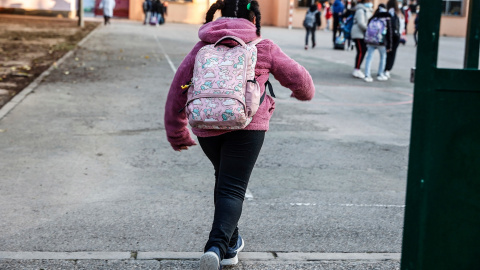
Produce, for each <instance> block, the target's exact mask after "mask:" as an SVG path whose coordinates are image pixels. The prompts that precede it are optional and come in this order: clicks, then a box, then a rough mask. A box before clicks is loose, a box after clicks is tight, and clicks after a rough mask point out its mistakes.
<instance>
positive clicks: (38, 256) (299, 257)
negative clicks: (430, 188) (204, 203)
mask: <svg viewBox="0 0 480 270" xmlns="http://www.w3.org/2000/svg"><path fill="white" fill-rule="evenodd" d="M202 254H203V253H202V252H168V251H165V252H142V251H138V252H101V251H92V252H35V251H34V252H7V251H0V260H131V259H133V260H198V259H200V256H202ZM238 256H239V258H240V259H242V260H245V261H304V262H305V261H387V260H395V261H400V256H401V254H400V253H301V252H241V253H240V254H239V255H238Z"/></svg>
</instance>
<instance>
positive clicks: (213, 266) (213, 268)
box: [200, 247, 222, 270]
mask: <svg viewBox="0 0 480 270" xmlns="http://www.w3.org/2000/svg"><path fill="white" fill-rule="evenodd" d="M221 269H222V266H221V265H220V250H219V249H218V248H217V247H211V248H210V249H209V250H207V252H205V253H204V254H203V255H202V257H200V270H221Z"/></svg>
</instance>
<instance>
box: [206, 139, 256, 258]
mask: <svg viewBox="0 0 480 270" xmlns="http://www.w3.org/2000/svg"><path fill="white" fill-rule="evenodd" d="M264 138H265V131H258V130H239V131H232V132H228V133H225V134H222V135H220V136H214V137H205V138H201V137H198V141H199V142H200V146H201V147H202V149H203V152H205V154H206V155H207V157H208V158H209V159H210V161H211V162H212V164H213V168H214V169H215V191H214V197H213V198H214V203H215V215H214V218H213V224H212V230H211V231H210V236H209V238H208V242H207V244H206V245H205V251H207V250H208V249H209V248H211V247H212V246H216V247H218V248H219V249H220V253H221V254H220V257H221V258H220V259H223V257H224V255H225V252H226V250H227V248H228V246H234V244H235V243H236V241H237V235H238V228H237V224H238V220H239V219H240V216H241V214H242V206H243V200H244V199H245V192H246V190H247V185H248V180H249V179H250V175H251V173H252V170H253V166H254V165H255V162H256V161H257V157H258V154H259V153H260V149H261V148H262V145H263V140H264ZM230 240H232V243H230Z"/></svg>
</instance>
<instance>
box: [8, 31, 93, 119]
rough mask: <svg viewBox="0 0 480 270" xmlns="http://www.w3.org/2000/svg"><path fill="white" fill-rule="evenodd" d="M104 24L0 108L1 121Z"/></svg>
mask: <svg viewBox="0 0 480 270" xmlns="http://www.w3.org/2000/svg"><path fill="white" fill-rule="evenodd" d="M101 25H102V24H99V26H97V27H96V28H95V29H93V30H92V31H91V32H90V33H89V34H88V35H87V36H86V37H84V38H83V39H82V40H80V42H78V43H77V45H76V46H75V49H73V50H71V51H69V52H67V53H66V54H65V55H64V56H62V57H61V58H60V59H58V61H55V62H54V63H53V64H52V65H51V66H50V67H49V68H48V69H47V70H45V71H44V72H42V74H40V76H38V77H37V78H36V79H35V80H34V81H33V82H31V83H30V84H29V85H28V86H27V87H25V88H24V89H23V90H22V91H20V92H19V93H18V94H16V95H15V96H14V97H13V98H12V99H11V100H9V101H8V102H7V103H6V104H5V105H3V107H2V108H0V120H2V119H3V118H4V117H5V116H6V115H7V114H8V113H10V111H12V110H13V109H14V108H15V107H16V106H17V105H18V104H20V102H22V100H24V99H25V98H26V97H27V95H29V94H30V93H31V92H32V91H33V90H35V89H36V88H37V86H38V85H39V84H40V83H41V82H42V80H43V79H44V78H45V77H46V76H48V75H50V73H51V72H52V70H53V69H54V68H55V66H57V67H58V66H60V65H61V64H62V63H63V62H65V60H66V59H67V58H69V57H70V56H71V55H72V54H73V52H74V51H75V50H77V48H78V47H80V46H82V45H83V44H84V43H85V42H86V41H87V40H88V39H89V38H90V37H91V36H92V35H93V33H94V32H96V31H97V30H98V29H99V28H100V27H101Z"/></svg>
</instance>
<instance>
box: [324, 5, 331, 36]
mask: <svg viewBox="0 0 480 270" xmlns="http://www.w3.org/2000/svg"><path fill="white" fill-rule="evenodd" d="M323 5H324V6H325V21H326V22H327V26H326V27H325V28H324V29H323V30H325V31H327V30H330V22H331V21H332V8H331V6H330V2H328V1H327V2H325V3H324V4H323Z"/></svg>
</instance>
